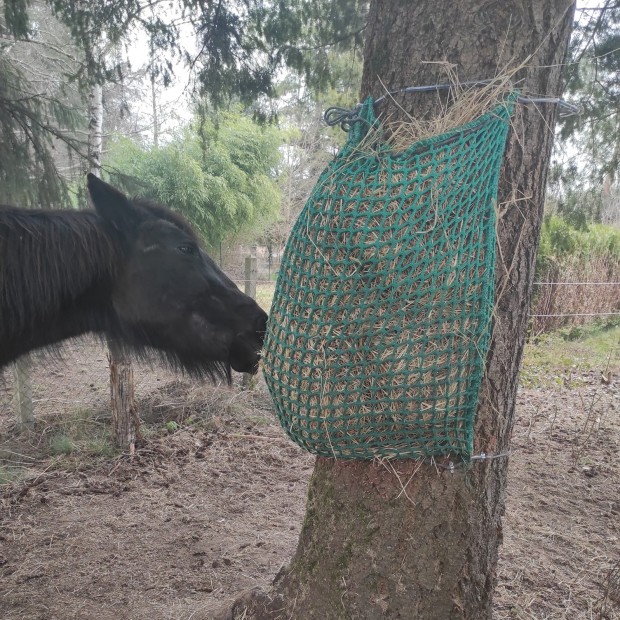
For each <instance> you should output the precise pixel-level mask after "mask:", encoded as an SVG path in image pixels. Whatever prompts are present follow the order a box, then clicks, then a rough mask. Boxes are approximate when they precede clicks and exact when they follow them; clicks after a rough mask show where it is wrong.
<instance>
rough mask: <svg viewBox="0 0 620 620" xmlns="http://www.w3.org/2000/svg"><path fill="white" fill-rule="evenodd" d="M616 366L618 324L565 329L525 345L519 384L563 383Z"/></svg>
mask: <svg viewBox="0 0 620 620" xmlns="http://www.w3.org/2000/svg"><path fill="white" fill-rule="evenodd" d="M619 368H620V326H617V325H616V326H601V325H587V326H583V327H572V328H565V329H561V330H558V331H556V332H553V333H551V334H546V335H544V336H542V337H539V338H537V339H536V340H535V341H534V342H529V343H527V344H526V346H525V352H524V358H523V368H522V369H521V383H522V384H523V385H524V386H526V387H537V386H541V385H549V384H553V383H556V384H566V382H567V381H568V382H571V381H579V380H580V376H581V375H583V374H585V373H589V372H591V371H600V372H605V371H609V370H611V371H612V372H617V371H618V369H619Z"/></svg>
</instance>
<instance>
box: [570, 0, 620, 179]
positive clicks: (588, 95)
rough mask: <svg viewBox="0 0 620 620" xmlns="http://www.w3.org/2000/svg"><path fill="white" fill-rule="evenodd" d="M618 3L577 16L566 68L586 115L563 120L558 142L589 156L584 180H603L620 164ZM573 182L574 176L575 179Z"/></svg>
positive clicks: (587, 9) (584, 162)
mask: <svg viewBox="0 0 620 620" xmlns="http://www.w3.org/2000/svg"><path fill="white" fill-rule="evenodd" d="M619 28H620V4H619V3H618V2H617V0H602V1H601V3H600V6H598V7H597V8H596V9H594V10H592V9H591V7H582V9H581V12H580V11H579V10H578V12H577V21H576V23H575V28H574V30H573V37H572V40H571V46H570V61H569V62H568V63H567V64H566V65H565V66H566V73H567V76H566V77H567V87H566V90H567V93H568V95H569V97H570V99H571V101H573V102H575V103H578V104H579V105H580V107H581V108H582V113H581V114H580V115H578V116H571V117H567V118H565V119H563V120H562V121H561V132H560V137H561V138H562V139H563V140H564V141H567V140H570V141H572V142H573V143H574V144H575V145H577V146H578V149H579V153H580V154H581V155H583V154H584V153H585V154H587V157H585V158H582V161H581V162H580V163H581V164H582V169H581V170H580V174H581V175H585V176H586V177H588V178H589V179H590V180H595V181H600V179H601V178H602V177H603V175H604V174H605V173H611V174H612V175H613V174H616V171H617V169H618V165H619V164H620V142H619V140H618V135H619V134H618V132H619V130H620V34H619ZM573 178H575V177H573Z"/></svg>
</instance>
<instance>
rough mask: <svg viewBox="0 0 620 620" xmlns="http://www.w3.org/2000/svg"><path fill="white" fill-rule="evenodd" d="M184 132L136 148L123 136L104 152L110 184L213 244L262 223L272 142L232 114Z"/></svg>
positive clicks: (273, 202) (270, 211)
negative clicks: (185, 222) (172, 214)
mask: <svg viewBox="0 0 620 620" xmlns="http://www.w3.org/2000/svg"><path fill="white" fill-rule="evenodd" d="M201 134H202V135H199V133H198V130H197V128H196V127H195V126H194V127H189V128H186V129H185V130H184V131H183V132H181V133H180V135H179V136H177V138H176V139H175V140H173V141H172V142H171V143H169V144H167V145H165V146H162V147H160V148H143V147H141V146H139V145H137V144H135V143H134V142H131V141H130V140H128V139H126V138H118V139H116V140H115V141H114V142H113V144H112V145H111V147H110V153H109V156H108V159H107V162H108V165H107V166H106V168H107V170H108V173H109V176H110V177H111V180H112V181H113V182H114V183H116V184H118V185H119V186H121V187H123V188H124V189H125V190H126V191H128V192H129V193H131V194H138V195H140V196H143V197H145V198H149V199H152V200H155V201H158V202H161V203H164V204H166V205H168V206H170V207H171V208H172V209H174V210H176V211H178V212H180V213H182V214H183V215H185V216H186V217H187V218H188V219H189V220H190V221H191V222H192V223H193V224H194V225H195V226H196V228H197V229H198V230H199V231H200V233H201V234H202V235H203V237H204V238H205V240H206V241H207V242H208V243H210V244H212V245H214V244H216V243H218V242H220V241H221V240H222V239H223V238H224V237H226V236H227V235H230V234H235V233H240V232H242V231H245V230H249V229H255V228H257V227H260V226H263V225H265V224H266V223H268V222H269V221H270V220H271V219H273V218H274V217H275V216H276V215H277V212H278V209H279V205H280V195H279V192H278V189H277V187H276V185H275V180H274V171H275V168H276V167H277V165H278V162H279V158H280V153H279V151H278V147H279V144H280V138H279V134H278V131H277V130H276V129H275V128H273V127H269V126H267V127H261V126H259V125H257V124H256V123H254V122H253V121H252V120H251V119H249V118H247V117H245V116H242V115H241V114H238V113H233V112H222V113H219V114H218V115H216V116H215V117H211V118H209V119H205V120H204V121H203V123H202V125H201Z"/></svg>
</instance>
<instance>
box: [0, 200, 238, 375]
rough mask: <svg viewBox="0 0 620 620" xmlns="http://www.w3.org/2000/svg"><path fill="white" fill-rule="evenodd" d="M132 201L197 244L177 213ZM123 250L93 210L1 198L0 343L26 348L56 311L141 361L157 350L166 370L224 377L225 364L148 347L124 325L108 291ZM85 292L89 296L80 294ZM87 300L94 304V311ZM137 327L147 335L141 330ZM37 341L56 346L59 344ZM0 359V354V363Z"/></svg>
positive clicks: (49, 347) (54, 350) (227, 368)
mask: <svg viewBox="0 0 620 620" xmlns="http://www.w3.org/2000/svg"><path fill="white" fill-rule="evenodd" d="M132 203H133V204H134V205H135V206H136V207H138V208H139V209H141V210H144V212H145V216H146V217H147V218H148V217H154V218H160V219H163V220H165V221H167V222H170V223H171V224H173V225H174V226H177V227H178V228H179V229H181V230H182V231H183V232H185V233H186V234H187V235H188V236H189V237H190V238H191V239H193V240H195V241H196V242H197V243H198V239H197V237H196V234H195V233H194V231H193V230H192V228H191V227H190V225H189V224H188V223H187V222H186V221H185V219H184V218H183V217H182V216H180V215H178V214H176V213H174V212H172V211H170V210H169V209H167V208H166V207H164V206H162V205H158V204H156V203H152V202H150V201H146V200H133V201H132ZM124 252H125V249H124V248H123V246H122V242H121V241H120V240H119V241H115V240H114V238H113V237H112V236H110V234H109V233H108V231H107V227H106V226H105V225H104V224H103V220H102V218H101V217H100V216H99V215H98V214H97V213H96V212H95V211H93V210H77V211H74V210H47V209H22V208H17V207H11V206H3V205H0V319H1V320H0V347H4V346H6V347H7V348H8V355H9V356H10V350H11V348H13V349H14V350H17V352H18V353H19V352H20V351H21V352H23V351H24V350H28V348H30V347H25V346H23V343H27V342H33V343H34V342H35V341H38V336H37V329H38V330H39V331H40V329H41V325H42V324H43V325H45V326H48V327H49V328H50V329H52V330H53V329H54V327H55V325H54V320H53V319H50V317H53V316H57V315H58V314H61V313H62V314H63V315H65V316H66V315H69V316H70V320H71V321H73V322H74V323H75V329H74V331H75V336H79V335H81V334H83V333H85V332H95V333H96V334H97V335H98V336H99V337H100V338H101V339H102V341H104V340H105V339H106V337H108V338H114V339H115V340H117V341H118V343H119V345H120V348H121V349H123V350H125V351H127V352H128V353H131V354H132V355H133V356H135V357H137V358H138V359H140V360H144V361H147V362H148V361H152V360H153V354H155V355H156V356H157V357H158V358H159V359H160V360H161V361H162V362H164V364H165V365H167V366H168V367H170V368H172V369H175V370H182V371H184V372H187V373H188V374H190V375H192V376H196V377H205V376H208V377H210V378H211V379H214V380H215V379H224V380H226V381H227V382H229V383H230V381H231V369H230V366H229V365H228V364H227V363H225V362H205V361H204V360H198V359H196V360H194V359H187V357H185V358H184V357H183V356H182V355H178V354H177V353H176V352H174V351H166V350H161V349H156V348H154V347H149V346H146V345H144V344H143V343H141V342H140V341H139V338H137V337H136V334H135V329H139V328H137V327H136V326H129V327H128V326H125V325H124V324H123V322H122V321H119V320H118V319H117V318H116V315H115V313H114V312H113V310H112V303H111V292H112V288H113V283H114V279H115V278H116V277H117V275H118V272H119V270H120V268H121V266H122V256H123V253H124ZM86 297H89V300H88V301H84V299H83V298H86ZM92 299H95V300H96V303H95V304H92ZM89 304H90V305H89ZM92 305H96V306H98V307H97V311H93V310H92V309H91V307H90V306H92ZM132 330H133V331H134V333H132ZM141 333H142V334H143V335H144V336H145V337H146V338H147V339H148V340H151V339H150V338H148V333H146V332H145V331H144V330H143V331H142V332H141ZM17 336H19V338H17ZM71 337H72V336H69V338H71ZM19 341H22V344H20V342H19ZM35 346H37V348H38V347H39V346H43V348H44V351H46V352H52V353H58V352H59V350H60V349H61V348H62V343H59V344H51V345H40V344H36V345H35ZM3 359H4V357H3V356H2V355H0V366H1V365H2V360H3Z"/></svg>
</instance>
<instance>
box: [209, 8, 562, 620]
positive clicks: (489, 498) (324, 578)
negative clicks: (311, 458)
mask: <svg viewBox="0 0 620 620" xmlns="http://www.w3.org/2000/svg"><path fill="white" fill-rule="evenodd" d="M573 11H574V5H573V4H571V3H570V2H569V0H539V1H535V0H528V1H525V2H517V1H515V0H504V1H500V0H495V1H493V2H489V1H486V2H482V1H481V0H464V1H462V2H454V3H452V2H435V1H431V0H419V1H418V2H411V1H410V0H392V1H391V2H386V1H385V0H371V4H370V11H369V16H368V26H367V32H366V37H367V39H366V46H365V53H364V74H363V80H362V93H361V94H362V97H365V96H366V95H369V94H372V95H373V96H374V97H379V96H380V95H382V94H384V92H385V89H386V88H387V89H388V90H393V89H398V88H402V87H405V86H415V85H427V84H436V83H438V82H446V76H445V73H444V74H442V73H441V71H440V69H439V67H438V65H437V64H431V63H430V62H428V61H448V62H449V63H451V64H452V65H454V67H455V69H456V71H457V74H458V78H459V80H460V81H466V80H477V79H485V78H492V77H494V76H495V75H496V74H497V73H498V72H501V68H502V67H504V66H506V65H509V66H510V67H514V66H516V65H520V64H521V63H524V64H525V65H526V66H525V67H524V68H523V69H522V70H520V71H519V72H518V74H517V76H516V79H518V80H519V82H518V85H519V88H521V89H522V90H523V91H524V92H526V93H533V94H537V95H549V96H558V95H559V93H560V92H561V75H560V73H561V65H562V62H563V61H564V59H565V56H566V50H567V46H568V40H569V36H570V31H571V26H572V20H573ZM397 99H398V102H399V104H400V106H402V110H401V108H399V107H397V106H395V105H392V106H391V107H390V108H389V109H388V110H387V113H389V114H390V115H391V118H392V119H395V118H397V117H398V116H399V115H402V114H404V113H409V114H411V115H413V116H415V117H417V118H419V117H420V116H427V115H430V114H433V113H437V112H438V105H439V103H438V97H437V95H435V94H424V95H415V96H413V95H405V96H402V97H398V98H397ZM382 110H385V108H383V109H382ZM556 115H557V108H556V107H555V106H553V105H542V106H538V107H536V108H535V107H533V106H532V107H525V106H522V105H519V106H517V110H516V114H515V117H514V121H513V130H512V132H511V136H510V138H509V141H508V145H507V151H506V155H505V162H504V166H503V170H502V175H501V181H500V190H499V207H498V227H497V234H498V253H497V255H498V262H497V267H496V287H495V288H496V310H495V315H494V329H493V336H492V341H491V345H490V349H489V353H488V356H487V360H486V373H485V378H484V380H483V384H482V387H481V391H480V399H479V406H478V414H477V419H476V425H475V452H476V453H480V452H485V453H486V454H487V455H501V454H503V453H505V452H507V451H508V450H509V440H510V434H511V431H512V426H513V413H514V408H515V399H516V391H517V382H518V372H519V366H520V363H521V357H522V352H523V345H524V341H525V333H526V327H527V322H528V311H529V305H530V298H531V291H532V281H533V276H534V265H535V256H536V251H537V247H538V240H539V234H540V226H541V222H542V215H543V205H544V196H545V185H546V178H547V169H548V164H549V158H550V153H551V146H552V140H553V127H554V124H555V119H556ZM507 466H508V458H507V457H500V458H496V459H489V460H476V461H473V463H472V465H471V466H470V467H469V468H467V469H456V470H455V471H454V472H453V473H451V472H450V471H449V470H447V469H443V468H438V467H436V466H435V465H434V464H432V463H431V464H429V463H422V462H415V461H392V462H385V463H383V464H377V463H369V462H346V461H335V460H331V459H325V458H319V459H317V463H316V467H315V471H314V474H313V476H312V480H311V482H310V489H309V495H308V506H307V512H306V518H305V521H304V524H303V529H302V533H301V537H300V540H299V545H298V548H297V552H296V554H295V557H294V559H293V561H292V563H291V564H290V566H289V567H288V568H287V569H285V570H284V571H282V572H281V574H280V575H278V577H277V578H276V581H275V583H274V586H273V588H272V591H270V592H269V593H262V592H258V591H253V592H251V593H248V594H246V595H245V596H244V597H242V598H240V599H239V600H238V601H237V602H236V603H235V605H234V606H233V609H232V610H231V609H228V610H227V612H225V613H223V614H222V615H221V616H220V617H221V618H226V617H228V618H233V617H236V616H235V615H234V614H236V613H237V614H238V613H240V612H242V611H243V610H245V613H246V615H245V616H243V617H245V618H248V619H249V618H271V619H275V618H293V619H299V620H307V619H311V618H316V619H321V620H328V619H341V618H342V619H344V618H355V619H357V618H364V619H368V620H372V619H375V618H376V619H379V618H382V619H383V618H401V619H403V620H404V619H414V618H415V619H422V620H434V619H437V620H446V619H449V618H450V619H451V618H454V619H470V620H483V619H485V618H490V617H491V609H492V593H493V588H494V582H495V570H496V564H497V558H498V549H499V545H500V544H501V539H502V522H501V517H502V514H503V512H504V495H505V485H506V474H507Z"/></svg>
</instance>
